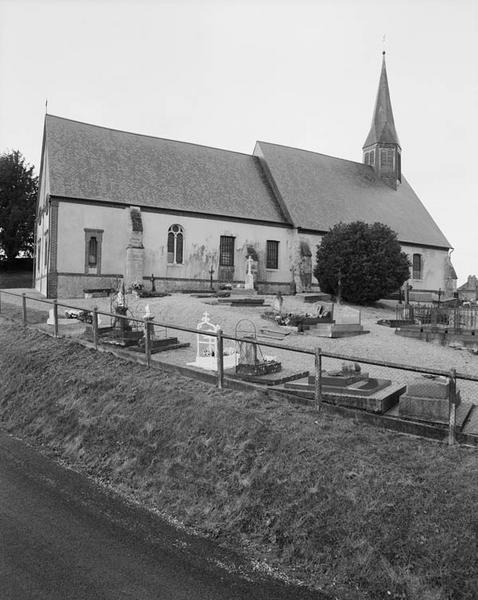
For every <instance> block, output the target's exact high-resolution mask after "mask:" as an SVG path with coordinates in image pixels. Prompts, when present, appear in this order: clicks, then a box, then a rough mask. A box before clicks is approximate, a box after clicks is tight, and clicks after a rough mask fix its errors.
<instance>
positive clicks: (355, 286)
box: [314, 221, 410, 304]
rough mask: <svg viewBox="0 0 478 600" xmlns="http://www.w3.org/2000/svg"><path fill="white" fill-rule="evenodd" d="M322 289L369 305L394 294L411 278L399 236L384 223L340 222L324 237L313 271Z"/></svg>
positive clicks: (351, 300) (348, 299) (350, 300)
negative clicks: (339, 293)
mask: <svg viewBox="0 0 478 600" xmlns="http://www.w3.org/2000/svg"><path fill="white" fill-rule="evenodd" d="M314 275H315V277H316V278H317V280H318V282H319V285H320V289H321V290H322V291H323V292H325V293H327V294H333V295H334V296H336V295H337V294H338V291H339V280H340V288H341V290H340V292H341V296H342V298H343V299H344V300H347V301H348V302H355V303H357V304H367V303H370V302H375V301H376V300H379V299H380V298H384V297H386V296H387V295H389V294H390V293H392V292H395V291H396V290H398V289H399V288H400V286H401V285H402V284H403V283H404V282H405V281H406V280H407V279H408V278H409V277H410V263H409V260H408V257H407V255H406V254H405V253H404V252H402V250H401V247H400V243H399V242H398V240H397V235H396V233H395V232H394V231H392V229H390V227H388V226H387V225H383V224H382V223H374V224H373V225H369V224H367V223H363V222H362V221H355V222H353V223H339V224H337V225H334V227H332V229H331V230H330V231H329V232H328V233H326V234H325V235H324V237H323V238H322V243H321V244H320V246H318V249H317V265H316V267H315V269H314Z"/></svg>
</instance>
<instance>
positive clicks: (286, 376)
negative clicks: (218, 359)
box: [225, 369, 309, 386]
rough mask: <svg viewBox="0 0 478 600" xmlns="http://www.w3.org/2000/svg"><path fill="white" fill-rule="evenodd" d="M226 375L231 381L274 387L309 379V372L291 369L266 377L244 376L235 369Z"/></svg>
mask: <svg viewBox="0 0 478 600" xmlns="http://www.w3.org/2000/svg"><path fill="white" fill-rule="evenodd" d="M225 374H226V375H227V376H228V377H231V379H240V380H241V381H248V382H250V383H258V384H260V385H267V386H272V385H282V384H284V383H286V382H288V381H294V380H296V379H302V378H303V377H308V375H309V371H301V372H297V371H292V370H291V369H282V370H281V371H279V372H278V373H267V374H266V375H243V374H239V373H236V371H235V369H230V370H227V371H225Z"/></svg>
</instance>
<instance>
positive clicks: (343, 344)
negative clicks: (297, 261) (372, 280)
mask: <svg viewBox="0 0 478 600" xmlns="http://www.w3.org/2000/svg"><path fill="white" fill-rule="evenodd" d="M12 291H16V292H21V291H25V292H26V293H27V294H28V295H31V294H32V292H33V290H12ZM37 297H40V296H39V295H37ZM264 298H265V304H266V305H267V304H269V305H270V304H271V302H272V300H273V296H265V297H264ZM127 301H128V306H129V308H130V311H131V313H132V315H133V316H135V317H137V318H142V317H143V316H144V312H145V307H146V305H149V307H150V310H151V313H152V314H153V315H154V316H155V320H156V322H160V323H167V324H171V325H175V324H176V325H183V326H186V327H192V328H195V327H196V325H197V324H198V322H199V321H200V320H201V317H202V315H203V313H204V312H205V311H207V312H208V314H209V316H210V320H211V322H212V323H214V324H220V325H221V327H222V330H223V332H224V333H225V334H231V335H234V334H235V331H236V327H238V329H240V330H242V331H244V330H245V329H246V328H247V327H250V325H249V324H248V323H245V322H242V323H239V321H241V319H247V320H249V321H251V322H252V323H253V324H254V326H255V328H256V330H257V334H258V335H260V329H261V328H264V327H267V328H272V329H279V328H278V327H276V325H275V324H274V323H273V322H271V321H268V320H265V319H263V318H262V317H261V313H263V312H265V311H266V310H270V307H269V308H268V307H266V308H264V307H231V306H229V305H224V304H220V303H218V302H217V300H215V299H214V298H194V297H192V296H188V295H185V294H173V295H171V296H165V297H163V298H144V299H136V298H133V297H132V296H131V295H128V298H127ZM5 302H8V303H15V304H17V305H18V304H20V303H21V298H14V297H12V296H7V295H4V294H2V303H5ZM60 302H63V303H65V304H68V305H73V306H78V307H81V308H92V307H93V306H94V305H96V306H97V307H98V309H99V310H105V311H108V312H109V311H110V300H109V299H108V298H94V299H83V298H81V299H68V300H63V301H60ZM28 306H29V307H30V306H31V307H32V308H36V309H40V310H47V309H48V308H49V307H48V306H47V305H46V304H44V303H40V302H35V301H30V300H29V301H28ZM395 306H396V303H395V302H394V301H381V302H379V303H377V304H376V305H374V306H372V307H358V306H352V305H350V307H351V308H355V309H357V310H360V311H361V323H362V325H363V326H364V329H366V330H367V331H369V333H367V334H365V335H357V336H353V337H346V338H337V339H331V338H323V337H316V336H314V335H310V333H308V332H306V333H294V332H291V333H289V335H287V337H285V338H284V340H283V341H278V342H277V343H279V344H286V345H288V346H289V347H290V348H293V347H300V348H308V349H314V348H316V347H317V346H318V347H320V348H321V349H322V350H323V351H326V352H327V351H328V352H335V353H338V354H343V355H344V356H355V357H363V358H368V359H377V360H381V361H389V362H394V363H399V364H403V365H409V366H411V367H416V368H418V369H420V368H429V369H430V368H431V369H443V370H447V371H448V370H450V369H451V368H455V369H456V370H457V371H458V372H459V373H463V374H468V375H474V376H477V375H478V356H477V355H473V354H471V353H470V352H468V351H464V350H456V349H453V348H450V347H447V346H441V345H439V344H435V343H427V342H423V341H420V340H414V339H410V338H405V337H401V336H398V335H396V334H395V330H394V329H393V328H389V327H384V326H381V325H377V321H378V320H379V319H386V318H394V316H395ZM316 308H317V307H316V306H314V305H311V304H305V303H304V302H303V301H302V300H301V299H300V298H297V297H294V296H286V297H284V307H283V310H284V312H301V313H304V312H308V313H312V312H313V311H314V309H316ZM62 311H63V309H59V314H60V316H61V314H62ZM105 319H107V317H105ZM65 329H66V328H65ZM76 331H77V329H76ZM283 331H287V330H284V329H283ZM65 333H66V332H65ZM157 333H158V334H159V335H161V333H160V331H157ZM169 335H177V337H178V338H179V340H180V341H184V342H190V343H191V346H190V347H189V348H186V349H180V350H175V351H171V352H162V353H160V354H156V355H154V357H153V358H154V359H156V360H161V361H167V362H171V363H176V364H185V363H187V362H192V361H194V358H195V354H196V340H195V334H192V333H187V332H176V333H174V332H173V331H172V330H170V331H169ZM240 335H244V333H242V334H240ZM269 341H271V342H274V341H275V340H269ZM230 344H231V345H232V342H225V345H226V346H227V345H230ZM262 351H263V353H264V354H266V355H269V356H270V355H273V356H275V357H277V358H278V359H279V360H281V361H282V364H283V366H284V367H287V368H290V369H293V370H299V369H300V370H304V369H309V370H312V369H313V357H311V356H308V355H305V354H299V353H296V352H290V351H284V350H276V349H273V348H266V347H262ZM340 362H341V361H336V360H332V359H323V368H325V369H330V368H337V367H338V366H340ZM362 370H366V371H367V372H369V373H370V374H371V375H373V376H376V377H377V376H378V377H384V378H387V379H391V380H392V381H396V382H404V383H405V382H407V381H409V380H410V378H413V377H414V375H413V374H411V373H409V372H406V371H399V370H396V369H389V368H382V367H373V366H369V365H364V366H362ZM460 388H461V389H462V397H463V398H466V399H467V400H470V401H472V402H474V403H476V404H478V384H476V383H474V382H466V381H463V382H461V384H460Z"/></svg>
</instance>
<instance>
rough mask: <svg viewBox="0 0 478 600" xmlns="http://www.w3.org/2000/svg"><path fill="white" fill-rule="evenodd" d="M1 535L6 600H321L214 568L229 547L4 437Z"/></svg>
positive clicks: (227, 559)
mask: <svg viewBox="0 0 478 600" xmlns="http://www.w3.org/2000/svg"><path fill="white" fill-rule="evenodd" d="M0 529H1V531H2V536H1V537H0V581H2V592H1V596H2V598H8V599H9V600H17V599H18V600H20V599H21V600H30V599H33V598H34V599H35V600H42V599H48V600H57V599H58V600H60V599H61V600H64V599H65V598H68V600H76V599H78V600H80V599H81V600H88V599H90V598H91V599H93V598H94V599H95V600H100V599H101V600H102V599H105V600H106V599H111V600H113V599H114V600H119V599H121V598H130V599H134V600H138V599H141V600H148V599H153V598H154V599H155V600H157V599H159V598H161V600H169V599H171V600H176V599H188V600H190V599H192V598H194V599H195V600H201V599H206V598H207V599H208V600H216V599H217V600H224V599H225V598H227V599H228V600H239V599H245V598H248V599H251V600H253V599H258V600H259V599H264V600H265V599H277V600H281V599H284V600H285V599H286V598H287V599H289V600H292V599H297V600H306V599H312V598H315V599H318V598H319V595H317V593H313V592H308V591H306V590H303V589H298V588H293V587H292V586H288V585H286V584H283V583H281V582H276V581H271V580H268V579H266V578H265V577H260V576H259V575H256V576H254V577H252V580H249V581H248V580H246V579H243V578H241V577H240V576H239V575H237V574H236V573H235V572H231V570H229V571H227V570H226V569H224V568H222V567H219V566H218V564H223V563H225V564H229V565H230V566H232V563H231V556H230V555H228V554H227V553H226V551H224V550H220V549H219V548H217V547H215V546H214V545H213V544H212V543H211V542H208V541H206V540H201V539H200V538H197V537H194V536H191V535H189V534H186V533H185V532H182V531H180V530H177V529H176V528H174V527H173V526H172V525H170V524H169V523H167V522H165V521H163V520H162V519H160V518H159V517H156V516H155V515H153V514H152V513H149V512H147V511H145V510H143V509H141V508H140V507H138V506H131V505H128V504H126V503H125V501H124V500H122V499H121V498H120V497H119V496H117V495H115V494H113V493H112V492H108V491H107V490H105V489H103V488H100V487H99V486H97V485H95V484H94V483H93V482H91V481H90V480H89V479H87V478H86V477H84V476H82V475H79V474H78V473H76V472H74V471H71V470H68V469H65V468H63V467H61V466H59V465H58V464H56V463H54V462H53V461H51V460H49V459H48V458H46V457H44V456H43V455H41V454H38V453H37V452H35V451H34V450H33V449H31V448H30V447H28V446H26V445H25V444H24V443H23V442H20V441H19V440H17V439H14V438H12V437H10V436H8V435H7V434H5V433H3V432H1V431H0ZM235 566H236V567H238V568H239V569H241V568H243V567H244V565H240V564H236V565H235ZM244 570H245V569H244ZM320 597H322V598H323V596H320Z"/></svg>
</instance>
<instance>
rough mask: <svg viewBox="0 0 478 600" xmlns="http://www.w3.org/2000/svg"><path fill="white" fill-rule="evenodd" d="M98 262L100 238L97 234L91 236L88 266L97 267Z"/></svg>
mask: <svg viewBox="0 0 478 600" xmlns="http://www.w3.org/2000/svg"><path fill="white" fill-rule="evenodd" d="M97 264H98V240H97V239H96V237H95V236H92V237H90V241H89V248H88V266H89V267H96V266H97Z"/></svg>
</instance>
